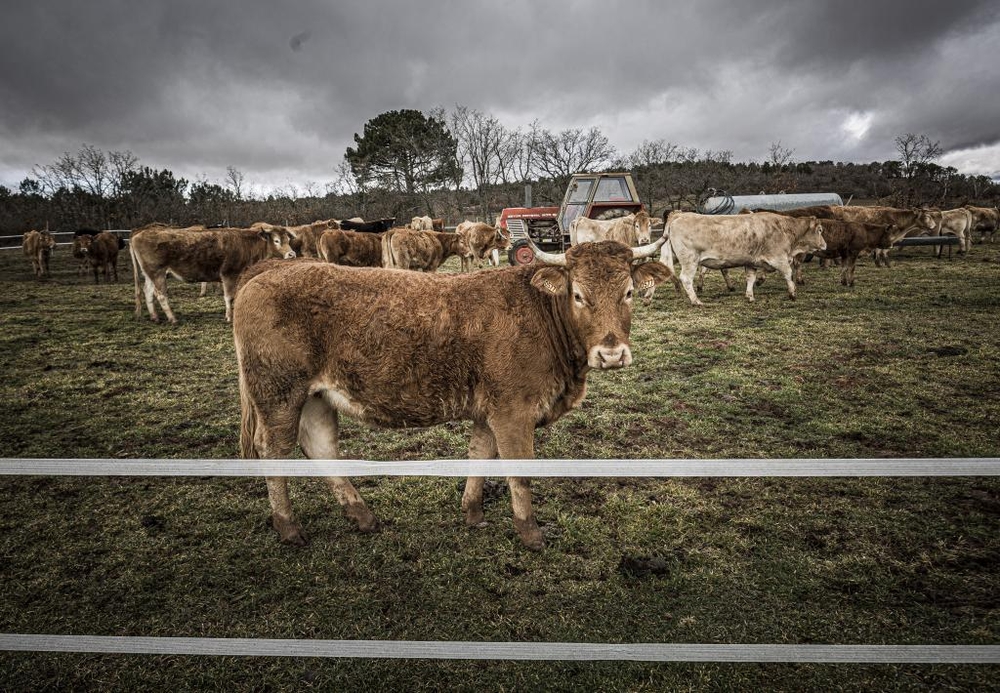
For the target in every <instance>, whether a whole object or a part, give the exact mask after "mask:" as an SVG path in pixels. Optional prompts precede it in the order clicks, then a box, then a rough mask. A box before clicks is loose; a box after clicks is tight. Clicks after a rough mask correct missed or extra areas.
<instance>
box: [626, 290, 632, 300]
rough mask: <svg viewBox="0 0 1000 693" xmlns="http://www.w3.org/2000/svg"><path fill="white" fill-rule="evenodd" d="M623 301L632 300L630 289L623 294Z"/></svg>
mask: <svg viewBox="0 0 1000 693" xmlns="http://www.w3.org/2000/svg"><path fill="white" fill-rule="evenodd" d="M625 300H626V301H631V300H632V289H629V290H628V291H626V292H625Z"/></svg>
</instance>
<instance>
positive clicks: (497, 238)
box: [455, 221, 510, 272]
mask: <svg viewBox="0 0 1000 693" xmlns="http://www.w3.org/2000/svg"><path fill="white" fill-rule="evenodd" d="M455 235H456V236H459V237H460V238H461V239H462V242H461V248H460V254H461V257H462V271H463V272H471V271H472V267H473V265H475V266H476V267H477V268H481V267H482V266H483V260H485V259H487V258H489V257H490V256H491V255H492V254H493V253H494V252H497V253H499V252H500V251H501V250H506V249H507V247H508V246H510V235H509V234H507V233H505V232H504V231H503V229H501V228H500V227H496V228H494V227H492V226H490V225H489V224H484V223H482V222H479V221H463V222H462V223H461V224H459V225H458V226H457V227H456V228H455Z"/></svg>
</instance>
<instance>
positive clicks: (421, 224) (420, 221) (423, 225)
mask: <svg viewBox="0 0 1000 693" xmlns="http://www.w3.org/2000/svg"><path fill="white" fill-rule="evenodd" d="M410 228H411V229H413V230H414V231H433V230H434V220H433V219H431V218H430V217H413V219H411V220H410Z"/></svg>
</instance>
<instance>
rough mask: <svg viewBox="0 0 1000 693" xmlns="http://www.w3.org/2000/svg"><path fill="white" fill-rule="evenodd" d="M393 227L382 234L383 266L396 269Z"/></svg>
mask: <svg viewBox="0 0 1000 693" xmlns="http://www.w3.org/2000/svg"><path fill="white" fill-rule="evenodd" d="M394 235H395V234H393V232H392V229H390V230H388V231H386V232H385V233H383V234H382V266H383V267H386V268H388V269H394V268H395V267H396V266H397V265H396V256H395V255H394V254H393V252H392V237H393V236H394Z"/></svg>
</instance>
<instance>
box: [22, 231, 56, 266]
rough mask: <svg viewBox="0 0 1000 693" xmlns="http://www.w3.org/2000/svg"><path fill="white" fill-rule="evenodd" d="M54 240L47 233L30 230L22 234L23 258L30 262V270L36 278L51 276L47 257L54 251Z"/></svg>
mask: <svg viewBox="0 0 1000 693" xmlns="http://www.w3.org/2000/svg"><path fill="white" fill-rule="evenodd" d="M55 247H56V239H55V238H54V237H53V236H52V234H51V233H49V232H48V231H36V230H35V229H32V230H31V231H28V233H26V234H24V240H23V241H21V249H22V250H23V251H24V255H25V257H27V258H28V260H29V261H30V262H31V269H32V270H34V272H35V276H36V277H39V278H41V277H48V276H51V273H50V272H49V256H51V255H52V251H53V250H55Z"/></svg>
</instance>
